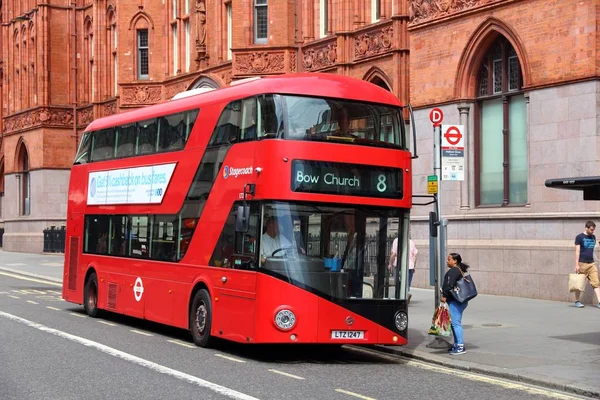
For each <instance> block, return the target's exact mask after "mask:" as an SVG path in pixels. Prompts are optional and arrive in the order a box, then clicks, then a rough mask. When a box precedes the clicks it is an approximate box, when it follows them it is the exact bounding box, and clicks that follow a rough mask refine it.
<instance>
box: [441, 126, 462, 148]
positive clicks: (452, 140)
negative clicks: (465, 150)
mask: <svg viewBox="0 0 600 400" xmlns="http://www.w3.org/2000/svg"><path fill="white" fill-rule="evenodd" d="M444 128H445V126H444ZM442 147H464V144H463V134H462V132H461V129H460V128H459V127H458V126H455V125H450V126H448V128H447V129H445V130H444V133H443V134H442Z"/></svg>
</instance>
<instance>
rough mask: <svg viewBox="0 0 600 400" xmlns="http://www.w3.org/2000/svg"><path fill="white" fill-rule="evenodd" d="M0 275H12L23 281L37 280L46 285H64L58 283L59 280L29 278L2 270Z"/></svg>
mask: <svg viewBox="0 0 600 400" xmlns="http://www.w3.org/2000/svg"><path fill="white" fill-rule="evenodd" d="M0 275H4V276H10V277H11V278H17V279H21V280H23V281H29V282H37V283H44V284H46V285H52V286H58V287H62V284H60V283H57V282H51V281H44V280H41V279H35V278H28V277H25V276H21V275H17V274H10V273H8V272H0Z"/></svg>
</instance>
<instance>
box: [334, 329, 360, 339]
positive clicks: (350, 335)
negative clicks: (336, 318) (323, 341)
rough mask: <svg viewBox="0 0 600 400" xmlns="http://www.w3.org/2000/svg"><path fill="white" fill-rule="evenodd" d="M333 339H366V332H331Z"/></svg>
mask: <svg viewBox="0 0 600 400" xmlns="http://www.w3.org/2000/svg"><path fill="white" fill-rule="evenodd" d="M331 338H332V339H364V338H365V331H331Z"/></svg>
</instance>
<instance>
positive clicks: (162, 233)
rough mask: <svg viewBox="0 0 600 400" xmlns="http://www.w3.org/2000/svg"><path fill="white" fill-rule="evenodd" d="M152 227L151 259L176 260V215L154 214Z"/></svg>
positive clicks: (177, 220) (177, 219)
mask: <svg viewBox="0 0 600 400" xmlns="http://www.w3.org/2000/svg"><path fill="white" fill-rule="evenodd" d="M153 222H154V223H153V227H152V257H151V258H152V259H153V260H161V261H176V260H177V239H178V229H179V228H178V225H179V224H178V222H179V218H178V217H177V215H155V216H154V221H153Z"/></svg>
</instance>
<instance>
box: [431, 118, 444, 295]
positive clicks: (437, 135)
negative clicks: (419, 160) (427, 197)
mask: <svg viewBox="0 0 600 400" xmlns="http://www.w3.org/2000/svg"><path fill="white" fill-rule="evenodd" d="M433 130H434V135H433V137H434V139H433V160H434V166H433V174H434V175H435V176H436V179H437V187H438V193H437V197H436V200H437V201H436V202H435V213H436V217H437V218H436V219H437V221H436V225H437V236H436V240H435V242H436V243H435V244H436V246H435V250H436V251H435V253H436V254H435V261H436V263H435V283H436V285H435V307H437V306H439V305H440V300H441V298H440V297H441V296H440V288H441V287H442V286H441V283H440V282H441V281H442V276H441V275H440V272H441V271H442V268H441V265H442V261H443V254H441V251H442V235H441V232H440V221H441V220H442V185H440V183H441V176H442V165H441V164H442V160H441V156H442V149H441V148H440V147H441V144H442V126H441V125H439V124H438V125H437V126H435V127H434V128H433Z"/></svg>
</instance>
